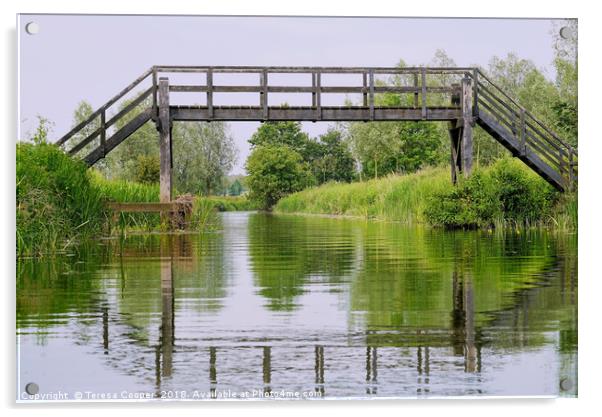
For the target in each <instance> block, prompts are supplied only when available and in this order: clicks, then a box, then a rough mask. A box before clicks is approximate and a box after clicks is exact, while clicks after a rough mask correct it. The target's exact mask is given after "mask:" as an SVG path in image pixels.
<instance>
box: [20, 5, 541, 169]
mask: <svg viewBox="0 0 602 417" xmlns="http://www.w3.org/2000/svg"><path fill="white" fill-rule="evenodd" d="M19 20H20V21H19V30H20V33H19V41H20V47H19V63H20V119H21V124H20V128H21V137H24V136H25V135H26V134H27V132H29V131H31V130H32V129H33V127H35V116H36V115H38V114H39V115H42V116H44V117H46V118H48V119H50V120H51V121H52V122H53V123H54V124H55V126H54V134H53V139H56V138H58V137H60V136H62V135H63V134H64V133H66V132H67V131H68V130H69V128H70V127H71V126H72V123H73V110H74V109H75V107H76V106H77V104H78V103H79V102H80V101H81V100H82V99H85V100H87V101H89V102H90V103H91V104H92V106H93V107H94V108H97V107H99V106H100V105H102V104H103V103H104V102H106V101H107V100H108V99H109V98H111V97H112V96H113V95H115V94H116V93H117V92H118V91H119V90H121V89H122V88H124V87H125V86H126V85H128V84H129V83H130V82H131V81H133V80H134V79H135V78H136V77H138V76H139V75H140V74H141V73H143V72H144V71H145V70H146V69H147V68H149V67H151V66H152V65H286V66H293V65H307V66H393V65H395V64H396V63H397V62H398V61H399V60H400V59H404V60H405V61H406V63H408V64H411V65H421V64H427V63H428V62H429V61H431V59H432V58H433V55H434V53H435V51H436V50H437V49H444V50H445V51H446V52H447V54H448V55H449V56H450V57H451V58H453V59H454V60H455V62H456V64H458V65H459V66H470V65H473V64H479V65H483V66H486V65H487V63H488V62H489V60H490V59H491V57H493V56H494V55H497V56H504V55H506V54H507V53H509V52H514V53H516V54H518V55H519V56H520V57H521V58H527V59H530V60H532V61H533V62H534V63H535V64H536V65H537V66H538V67H539V68H541V69H543V70H544V71H546V73H547V75H548V76H552V75H553V68H552V60H553V49H552V34H551V29H552V22H551V21H550V20H531V19H521V20H517V19H407V18H299V17H296V18H295V17H290V18H286V17H283V18H274V17H248V18H244V17H201V16H153V17H151V16H75V15H74V16H62V15H21V16H20V19H19ZM31 21H34V22H36V23H38V24H39V28H40V30H39V33H38V34H36V35H28V34H26V33H25V31H24V28H25V25H26V24H27V23H28V22H31ZM285 99H286V98H285ZM286 101H288V102H289V103H290V104H294V100H293V99H291V100H286ZM216 104H217V103H216ZM270 104H272V103H270ZM257 126H259V123H254V122H253V123H251V122H236V123H230V128H231V132H232V134H233V136H234V138H235V141H236V144H237V146H238V149H239V160H238V163H237V165H236V167H235V168H234V170H233V173H242V172H244V169H243V165H244V161H245V159H246V157H247V155H248V152H249V147H248V144H247V139H248V138H249V136H250V135H251V134H252V133H253V132H254V131H255V129H257ZM303 126H304V129H305V130H306V131H307V132H308V133H310V134H311V135H317V134H319V133H322V132H324V131H325V130H326V129H327V127H328V124H327V123H304V124H303Z"/></svg>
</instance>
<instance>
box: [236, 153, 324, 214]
mask: <svg viewBox="0 0 602 417" xmlns="http://www.w3.org/2000/svg"><path fill="white" fill-rule="evenodd" d="M245 168H246V169H247V172H248V174H249V176H248V179H247V184H248V187H249V190H250V193H249V198H250V199H251V200H252V201H254V202H256V203H258V204H259V205H260V206H261V207H262V208H264V209H267V210H269V209H271V208H272V207H273V206H274V204H276V203H277V202H278V200H280V199H281V198H282V197H284V196H285V195H288V194H290V193H294V192H296V191H300V190H302V189H303V188H305V187H307V186H308V185H309V184H311V180H312V177H311V174H310V172H309V169H308V167H307V164H306V163H304V162H303V158H302V157H301V155H300V154H299V153H298V152H297V151H295V150H293V149H291V148H289V147H288V146H283V145H261V146H256V147H254V149H253V151H252V152H251V154H250V155H249V158H248V159H247V163H246V165H245Z"/></svg>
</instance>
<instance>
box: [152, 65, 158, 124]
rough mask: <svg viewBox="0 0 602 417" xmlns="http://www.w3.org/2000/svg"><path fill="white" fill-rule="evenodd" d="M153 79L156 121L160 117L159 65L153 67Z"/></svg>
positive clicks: (154, 115) (154, 117) (153, 112)
mask: <svg viewBox="0 0 602 417" xmlns="http://www.w3.org/2000/svg"><path fill="white" fill-rule="evenodd" d="M152 81H153V110H152V115H153V120H155V121H156V120H158V119H159V105H158V100H157V94H158V90H159V85H158V83H157V67H153V75H152Z"/></svg>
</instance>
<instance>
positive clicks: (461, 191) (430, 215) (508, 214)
mask: <svg viewBox="0 0 602 417" xmlns="http://www.w3.org/2000/svg"><path fill="white" fill-rule="evenodd" d="M558 195H559V194H558V193H557V192H556V191H555V190H554V189H553V188H552V186H550V185H549V184H548V183H546V182H545V181H544V180H543V179H541V178H539V177H538V176H537V175H536V174H534V173H533V172H531V171H529V170H528V168H527V167H525V166H524V165H523V164H522V163H521V162H519V161H517V160H513V159H510V158H505V159H501V160H499V161H497V162H496V163H495V164H494V165H493V166H492V167H490V168H488V169H486V170H477V171H476V172H475V173H474V174H473V175H472V176H471V177H470V178H468V179H460V180H459V184H458V185H457V186H456V187H450V188H449V189H446V190H442V191H439V192H437V193H435V194H434V195H433V196H431V197H430V198H429V200H428V203H427V207H426V209H425V216H426V218H427V220H428V221H429V223H431V224H432V225H435V226H443V227H446V228H476V227H493V226H494V225H495V224H498V225H500V226H505V225H508V224H511V225H521V226H529V225H531V224H535V223H538V222H539V223H541V222H545V221H546V219H547V218H548V217H549V216H550V215H551V213H552V210H553V208H554V206H555V203H556V201H557V199H558Z"/></svg>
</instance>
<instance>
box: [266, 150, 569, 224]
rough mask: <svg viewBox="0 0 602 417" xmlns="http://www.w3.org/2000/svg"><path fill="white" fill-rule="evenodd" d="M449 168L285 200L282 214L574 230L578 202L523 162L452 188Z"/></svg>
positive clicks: (482, 172)
mask: <svg viewBox="0 0 602 417" xmlns="http://www.w3.org/2000/svg"><path fill="white" fill-rule="evenodd" d="M449 181H450V179H449V171H448V170H447V168H443V167H440V168H426V169H423V170H420V171H418V172H416V173H413V174H407V175H389V176H387V177H385V178H381V179H378V180H370V181H365V182H361V183H353V184H336V183H327V184H324V185H322V186H320V187H314V188H310V189H307V190H303V191H301V192H298V193H295V194H291V195H289V196H287V197H285V198H283V199H281V200H280V201H279V202H278V204H277V205H276V207H275V211H277V212H281V213H308V214H329V215H330V214H333V215H343V216H359V217H365V218H374V219H379V220H387V221H395V222H402V223H406V224H417V223H428V224H431V225H434V226H442V227H446V228H477V227H480V228H489V227H493V226H497V227H500V228H503V227H506V226H509V227H550V228H554V229H562V230H575V229H576V227H577V199H576V196H575V195H570V194H569V195H560V194H559V193H558V192H556V191H555V190H554V189H553V188H552V187H551V186H550V185H548V184H547V183H546V182H545V181H544V180H543V179H541V178H539V177H538V176H537V175H536V174H535V173H533V172H531V171H530V170H529V168H527V167H526V166H524V165H523V164H522V163H521V162H520V161H518V160H513V159H502V160H500V161H498V162H496V163H495V164H493V165H492V166H490V167H487V168H481V169H477V170H476V172H475V173H474V174H473V175H472V176H471V177H470V178H468V179H460V182H459V184H458V185H457V186H455V187H453V186H451V185H450V182H449Z"/></svg>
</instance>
